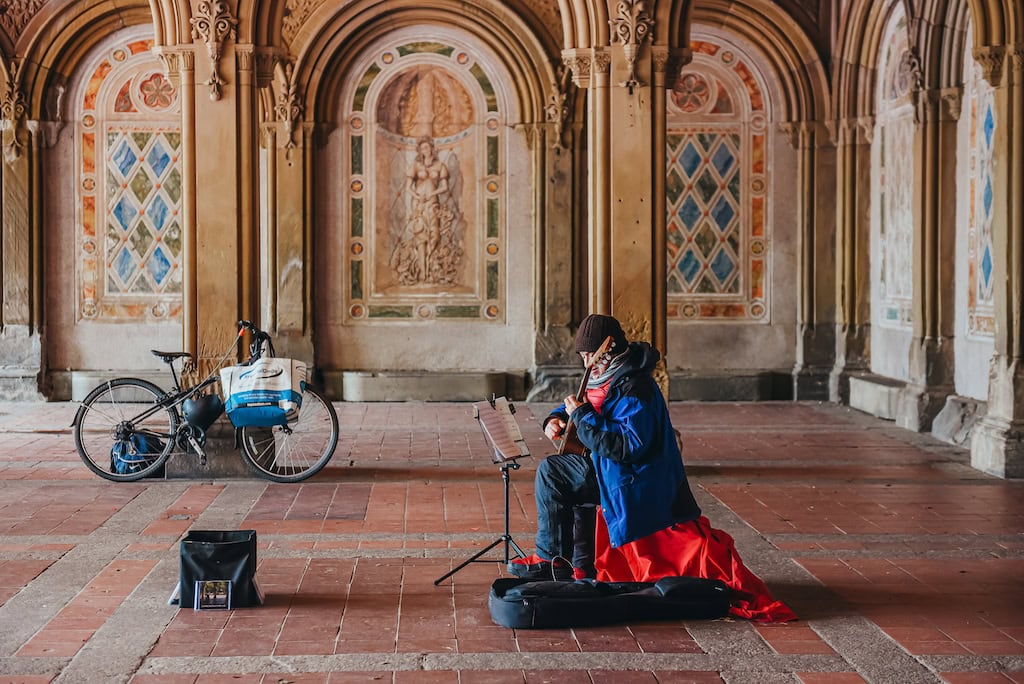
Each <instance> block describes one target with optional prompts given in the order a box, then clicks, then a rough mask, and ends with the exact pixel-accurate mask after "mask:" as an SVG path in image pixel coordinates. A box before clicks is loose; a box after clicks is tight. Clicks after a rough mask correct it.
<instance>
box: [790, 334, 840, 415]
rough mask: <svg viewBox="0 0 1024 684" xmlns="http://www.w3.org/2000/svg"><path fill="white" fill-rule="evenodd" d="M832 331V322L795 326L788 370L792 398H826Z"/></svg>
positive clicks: (832, 359)
mask: <svg viewBox="0 0 1024 684" xmlns="http://www.w3.org/2000/svg"><path fill="white" fill-rule="evenodd" d="M836 334H837V330H836V327H835V326H834V325H833V324H827V325H819V326H815V325H806V324H804V325H799V326H797V338H796V339H797V350H796V363H795V364H794V365H793V371H792V372H791V373H790V375H791V377H792V384H793V398H794V399H796V400H798V401H829V376H830V374H831V373H832V367H833V366H834V365H835V353H836Z"/></svg>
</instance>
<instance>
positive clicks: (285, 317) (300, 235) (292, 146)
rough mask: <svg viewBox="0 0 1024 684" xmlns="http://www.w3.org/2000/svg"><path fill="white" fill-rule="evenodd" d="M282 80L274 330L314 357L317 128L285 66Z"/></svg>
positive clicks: (272, 158)
mask: <svg viewBox="0 0 1024 684" xmlns="http://www.w3.org/2000/svg"><path fill="white" fill-rule="evenodd" d="M279 76H280V79H279V81H278V87H277V89H276V90H277V102H276V105H275V110H274V115H275V118H276V119H277V124H276V129H275V143H276V144H275V145H274V146H273V148H272V149H271V150H269V158H268V162H267V163H268V165H270V166H274V167H275V171H274V174H273V180H274V183H275V186H274V187H271V188H270V189H269V192H270V193H271V194H272V195H274V197H275V206H276V216H275V217H274V218H272V219H271V221H272V225H273V231H272V238H271V242H270V244H269V250H270V251H271V252H273V254H274V256H273V259H274V261H275V267H274V268H273V269H271V271H270V278H271V285H270V288H271V290H272V291H273V293H274V295H273V297H274V306H275V309H276V316H275V319H274V321H273V323H272V326H273V327H274V328H275V329H276V330H277V332H278V334H279V335H280V336H281V338H282V340H284V344H285V345H287V346H288V347H290V348H292V349H296V350H297V349H306V350H308V353H309V355H310V356H311V355H312V336H311V335H312V331H311V325H310V319H311V312H310V303H311V301H312V299H311V292H312V289H311V285H312V282H311V277H312V264H313V254H312V248H311V246H312V235H311V231H312V226H313V219H312V213H313V198H312V185H313V179H312V176H313V149H312V148H313V140H314V127H313V125H312V124H311V123H306V122H304V121H303V116H304V113H305V109H306V108H305V102H304V101H303V100H302V97H301V94H300V93H299V92H298V90H297V89H296V86H295V82H294V80H293V72H292V67H291V65H290V64H283V65H282V69H281V70H280V73H279ZM268 180H269V179H268Z"/></svg>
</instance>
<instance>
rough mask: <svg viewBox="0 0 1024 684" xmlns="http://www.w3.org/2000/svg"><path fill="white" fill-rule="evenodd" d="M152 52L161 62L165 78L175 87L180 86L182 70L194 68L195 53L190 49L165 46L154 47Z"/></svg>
mask: <svg viewBox="0 0 1024 684" xmlns="http://www.w3.org/2000/svg"><path fill="white" fill-rule="evenodd" d="M153 52H154V53H155V54H156V56H157V57H159V58H160V61H161V62H163V65H164V70H165V71H166V72H167V78H168V79H170V81H171V85H173V86H174V87H175V88H180V87H181V74H182V72H183V71H192V70H193V69H195V62H196V60H195V53H194V52H192V51H191V50H180V49H171V48H166V47H155V48H153Z"/></svg>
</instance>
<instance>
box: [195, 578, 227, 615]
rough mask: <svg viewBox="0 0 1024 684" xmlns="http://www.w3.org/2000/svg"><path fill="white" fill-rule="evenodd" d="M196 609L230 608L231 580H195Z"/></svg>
mask: <svg viewBox="0 0 1024 684" xmlns="http://www.w3.org/2000/svg"><path fill="white" fill-rule="evenodd" d="M195 597H196V598H195V606H193V607H194V608H195V609H196V610H228V609H230V608H231V580H197V581H196V593H195Z"/></svg>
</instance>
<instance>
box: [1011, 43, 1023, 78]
mask: <svg viewBox="0 0 1024 684" xmlns="http://www.w3.org/2000/svg"><path fill="white" fill-rule="evenodd" d="M1009 57H1010V64H1009V66H1010V83H1011V84H1013V85H1024V43H1017V44H1016V45H1014V46H1013V47H1011V48H1010V50H1009Z"/></svg>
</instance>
